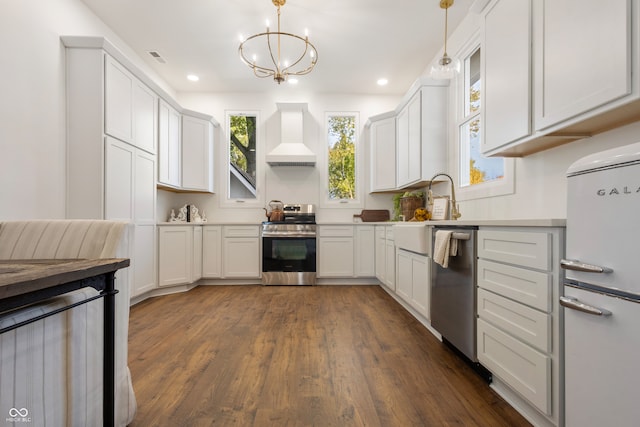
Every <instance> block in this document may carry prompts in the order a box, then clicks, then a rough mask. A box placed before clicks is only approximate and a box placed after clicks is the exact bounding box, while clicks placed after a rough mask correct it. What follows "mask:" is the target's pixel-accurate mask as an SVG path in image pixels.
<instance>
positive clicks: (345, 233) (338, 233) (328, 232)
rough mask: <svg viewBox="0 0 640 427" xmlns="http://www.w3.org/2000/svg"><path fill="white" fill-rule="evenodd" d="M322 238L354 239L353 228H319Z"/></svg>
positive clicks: (323, 226) (322, 226) (324, 226)
mask: <svg viewBox="0 0 640 427" xmlns="http://www.w3.org/2000/svg"><path fill="white" fill-rule="evenodd" d="M319 235H320V236H321V237H353V226H350V225H345V226H326V225H321V226H320V227H319Z"/></svg>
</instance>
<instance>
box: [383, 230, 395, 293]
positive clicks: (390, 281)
mask: <svg viewBox="0 0 640 427" xmlns="http://www.w3.org/2000/svg"><path fill="white" fill-rule="evenodd" d="M385 228H386V230H385V264H386V265H385V280H386V281H385V283H384V284H385V285H386V286H387V288H389V289H391V290H392V291H395V289H396V245H395V241H394V240H393V227H392V226H385Z"/></svg>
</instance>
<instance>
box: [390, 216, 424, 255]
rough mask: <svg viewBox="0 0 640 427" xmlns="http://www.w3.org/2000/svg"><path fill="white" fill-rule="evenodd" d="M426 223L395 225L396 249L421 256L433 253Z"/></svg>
mask: <svg viewBox="0 0 640 427" xmlns="http://www.w3.org/2000/svg"><path fill="white" fill-rule="evenodd" d="M428 231H429V229H428V226H427V223H426V222H403V223H401V224H394V225H393V238H394V240H395V244H396V247H397V248H399V249H405V250H407V251H411V252H416V253H419V254H424V255H429V254H430V253H431V244H430V243H431V239H430V237H429V233H428Z"/></svg>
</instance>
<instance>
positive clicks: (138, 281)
mask: <svg viewBox="0 0 640 427" xmlns="http://www.w3.org/2000/svg"><path fill="white" fill-rule="evenodd" d="M133 230H134V232H133V260H134V261H135V265H136V268H135V269H134V270H133V284H132V286H131V296H132V297H135V296H138V295H142V294H144V293H145V292H148V291H150V290H152V289H154V288H155V287H156V253H155V251H154V250H150V248H155V247H156V226H155V224H150V225H146V224H144V225H134V226H133Z"/></svg>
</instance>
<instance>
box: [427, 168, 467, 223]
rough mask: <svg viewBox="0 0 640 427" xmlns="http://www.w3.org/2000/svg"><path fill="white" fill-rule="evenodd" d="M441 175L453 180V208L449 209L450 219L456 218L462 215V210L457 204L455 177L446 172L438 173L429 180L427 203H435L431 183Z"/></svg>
mask: <svg viewBox="0 0 640 427" xmlns="http://www.w3.org/2000/svg"><path fill="white" fill-rule="evenodd" d="M439 176H446V177H447V178H449V181H451V209H450V210H449V219H452V220H456V219H458V218H460V217H461V216H462V214H461V213H460V211H459V210H458V206H457V204H456V191H455V186H454V185H453V179H452V178H451V177H450V176H449V175H447V174H446V173H442V172H440V173H437V174H435V175H434V176H433V177H431V179H430V180H429V191H427V205H431V206H432V205H433V193H432V192H431V184H433V180H434V179H436V177H439Z"/></svg>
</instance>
